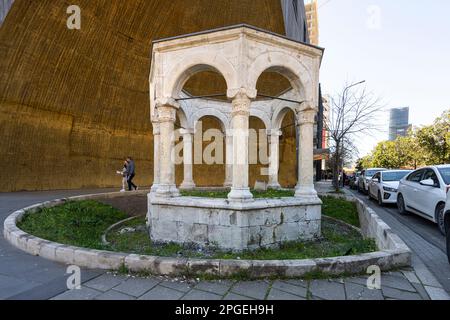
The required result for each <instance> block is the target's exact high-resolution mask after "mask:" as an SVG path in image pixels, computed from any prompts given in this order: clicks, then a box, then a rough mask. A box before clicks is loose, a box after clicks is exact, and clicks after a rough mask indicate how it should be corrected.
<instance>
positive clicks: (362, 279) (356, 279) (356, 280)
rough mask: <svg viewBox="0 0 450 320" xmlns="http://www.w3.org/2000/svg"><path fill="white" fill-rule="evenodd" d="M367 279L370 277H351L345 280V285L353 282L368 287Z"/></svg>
mask: <svg viewBox="0 0 450 320" xmlns="http://www.w3.org/2000/svg"><path fill="white" fill-rule="evenodd" d="M367 279H368V276H367V277H366V276H359V277H350V278H347V279H345V283H348V282H352V283H356V284H359V285H361V286H367Z"/></svg>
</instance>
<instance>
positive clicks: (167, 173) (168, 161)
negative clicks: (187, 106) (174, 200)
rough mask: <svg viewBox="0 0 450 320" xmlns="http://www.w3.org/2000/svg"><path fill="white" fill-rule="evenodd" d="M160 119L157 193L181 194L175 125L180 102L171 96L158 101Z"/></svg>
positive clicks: (166, 194) (163, 195)
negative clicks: (177, 174) (175, 152)
mask: <svg viewBox="0 0 450 320" xmlns="http://www.w3.org/2000/svg"><path fill="white" fill-rule="evenodd" d="M156 107H157V112H158V120H159V129H160V138H159V155H160V157H159V160H160V161H159V168H160V175H159V185H158V188H157V190H156V194H157V195H158V196H162V197H176V196H179V195H180V194H179V192H178V189H177V187H176V185H175V156H174V147H175V146H174V140H175V132H174V125H175V119H176V110H177V109H178V108H179V105H178V103H177V102H176V101H175V100H174V99H171V98H166V99H162V100H160V101H158V102H157V105H156Z"/></svg>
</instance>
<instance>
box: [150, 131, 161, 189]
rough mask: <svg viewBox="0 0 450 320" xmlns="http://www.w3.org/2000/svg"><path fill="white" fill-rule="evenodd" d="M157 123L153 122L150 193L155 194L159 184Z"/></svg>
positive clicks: (158, 134)
mask: <svg viewBox="0 0 450 320" xmlns="http://www.w3.org/2000/svg"><path fill="white" fill-rule="evenodd" d="M159 137H160V131H159V123H158V122H153V184H152V187H151V189H150V192H156V190H157V189H158V184H159Z"/></svg>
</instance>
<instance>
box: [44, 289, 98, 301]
mask: <svg viewBox="0 0 450 320" xmlns="http://www.w3.org/2000/svg"><path fill="white" fill-rule="evenodd" d="M101 294H102V292H101V291H97V290H94V289H91V288H87V287H83V286H82V287H81V289H73V290H68V291H66V292H64V293H62V294H60V295H57V296H56V297H53V298H52V299H51V300H92V299H94V298H95V297H97V296H99V295H101Z"/></svg>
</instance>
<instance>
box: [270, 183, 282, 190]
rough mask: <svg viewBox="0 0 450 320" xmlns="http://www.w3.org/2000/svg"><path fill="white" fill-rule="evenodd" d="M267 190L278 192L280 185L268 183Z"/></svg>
mask: <svg viewBox="0 0 450 320" xmlns="http://www.w3.org/2000/svg"><path fill="white" fill-rule="evenodd" d="M267 189H272V190H280V189H281V185H280V184H279V183H278V182H269V184H268V185H267Z"/></svg>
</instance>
